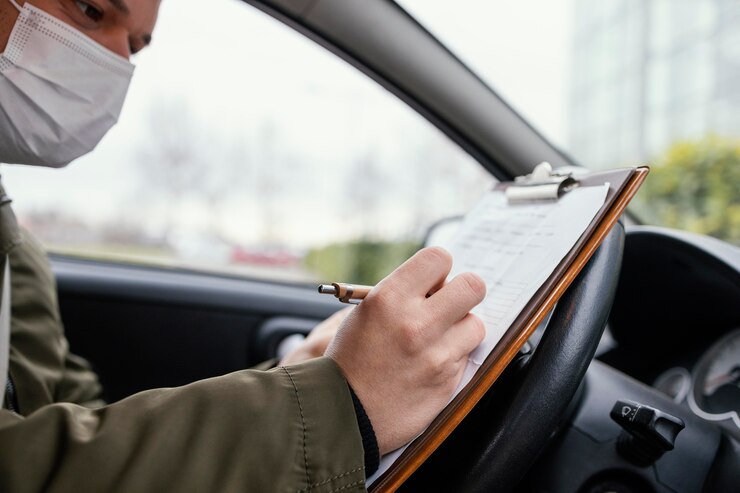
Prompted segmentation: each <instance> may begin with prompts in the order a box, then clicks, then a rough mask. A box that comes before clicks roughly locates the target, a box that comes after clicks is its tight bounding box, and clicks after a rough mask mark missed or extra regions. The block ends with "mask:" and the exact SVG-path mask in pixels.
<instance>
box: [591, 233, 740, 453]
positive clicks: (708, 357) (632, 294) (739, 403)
mask: <svg viewBox="0 0 740 493" xmlns="http://www.w3.org/2000/svg"><path fill="white" fill-rule="evenodd" d="M609 332H610V335H611V337H612V338H613V339H614V343H613V344H612V346H613V347H612V348H611V349H610V350H608V351H606V352H604V353H603V354H601V355H600V357H599V359H600V360H602V361H603V362H605V363H607V364H609V365H610V366H612V367H614V368H617V369H619V370H621V371H623V372H624V373H627V374H628V375H630V376H632V377H633V378H636V379H637V380H640V381H641V382H643V383H645V384H647V385H650V386H652V387H653V388H655V389H657V390H659V391H660V392H662V393H663V394H665V395H666V396H668V397H669V398H670V399H671V400H673V401H674V402H676V403H678V404H680V405H682V406H685V407H688V408H689V409H691V411H692V412H693V413H694V414H696V415H697V416H698V417H700V418H702V419H705V420H707V421H711V422H714V423H717V424H719V425H720V426H722V427H724V428H725V429H726V430H727V432H728V433H730V434H732V435H733V436H735V437H736V438H738V439H740V249H738V248H736V247H733V246H731V245H728V244H726V243H723V242H721V241H719V240H715V239H713V238H708V237H704V236H699V235H694V234H690V233H684V232H679V231H674V230H668V229H663V228H654V227H634V228H631V229H629V230H628V231H627V237H626V242H625V252H624V260H623V264H622V272H621V278H620V283H619V287H618V290H617V296H616V298H615V302H614V306H613V308H612V314H611V316H610V320H609Z"/></svg>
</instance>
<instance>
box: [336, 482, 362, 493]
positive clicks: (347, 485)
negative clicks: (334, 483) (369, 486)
mask: <svg viewBox="0 0 740 493" xmlns="http://www.w3.org/2000/svg"><path fill="white" fill-rule="evenodd" d="M364 483H365V480H364V479H363V480H361V481H355V482H354V483H350V484H345V485H344V486H342V487H341V488H337V489H336V490H331V491H330V492H329V493H335V492H337V491H344V490H348V489H350V488H354V487H355V486H360V485H361V484H364Z"/></svg>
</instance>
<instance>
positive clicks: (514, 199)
mask: <svg viewBox="0 0 740 493" xmlns="http://www.w3.org/2000/svg"><path fill="white" fill-rule="evenodd" d="M577 186H578V180H576V179H575V178H573V174H572V173H570V172H558V171H553V169H552V166H551V165H550V163H547V162H543V163H540V164H538V165H537V166H535V168H534V170H533V171H532V173H531V174H529V175H525V176H518V177H516V178H515V179H514V183H512V184H511V185H509V186H508V187H506V199H507V200H508V201H509V203H510V204H522V203H526V202H539V201H556V200H558V199H559V198H560V196H561V195H563V194H564V193H566V192H569V191H570V190H573V189H574V188H576V187H577Z"/></svg>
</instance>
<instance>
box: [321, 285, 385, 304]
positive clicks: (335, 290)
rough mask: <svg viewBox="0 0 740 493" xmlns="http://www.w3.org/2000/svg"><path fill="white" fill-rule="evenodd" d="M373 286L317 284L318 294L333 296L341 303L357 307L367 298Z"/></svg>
mask: <svg viewBox="0 0 740 493" xmlns="http://www.w3.org/2000/svg"><path fill="white" fill-rule="evenodd" d="M373 287H374V286H362V285H360V284H346V283H343V282H333V283H331V284H319V293H321V294H333V295H334V296H335V297H336V298H337V299H338V300H339V301H341V302H342V303H349V304H350V305H358V304H359V303H360V301H361V300H362V299H364V298H365V296H367V294H368V293H369V292H370V290H371V289H373Z"/></svg>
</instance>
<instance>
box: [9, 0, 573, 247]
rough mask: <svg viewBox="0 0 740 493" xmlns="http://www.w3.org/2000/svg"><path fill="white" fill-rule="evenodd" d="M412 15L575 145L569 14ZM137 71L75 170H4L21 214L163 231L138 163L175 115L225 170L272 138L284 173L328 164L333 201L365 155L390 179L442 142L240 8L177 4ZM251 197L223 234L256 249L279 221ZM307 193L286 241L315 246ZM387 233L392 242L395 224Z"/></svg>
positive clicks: (517, 9) (417, 11) (531, 5)
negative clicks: (237, 145) (112, 119)
mask: <svg viewBox="0 0 740 493" xmlns="http://www.w3.org/2000/svg"><path fill="white" fill-rule="evenodd" d="M401 3H402V5H403V6H404V7H405V8H407V9H408V10H409V11H410V12H411V13H412V14H413V15H414V16H416V17H417V18H418V19H419V20H420V21H421V22H422V23H423V24H425V25H427V27H428V28H429V29H430V30H431V31H432V32H433V33H434V34H435V35H436V36H438V37H439V39H440V40H441V41H442V42H443V43H445V44H447V45H448V46H449V47H450V48H451V49H452V51H453V52H456V53H457V54H458V55H459V56H460V57H461V58H462V59H463V61H465V62H466V63H467V64H469V65H470V66H471V67H472V68H473V69H474V70H475V71H477V72H478V73H479V74H480V75H481V76H482V77H483V78H484V79H485V80H486V81H487V82H488V83H489V84H490V85H491V86H492V87H493V88H494V89H495V90H497V91H498V92H500V93H501V94H502V95H503V96H504V97H505V98H506V99H508V100H509V102H510V103H511V104H512V105H513V106H514V107H515V108H516V109H518V110H519V111H520V112H522V113H523V114H524V116H525V117H526V118H529V119H530V120H531V121H532V122H533V123H534V125H535V126H536V127H538V128H539V129H540V130H542V131H543V132H544V133H545V134H546V135H548V136H549V137H550V138H551V139H552V140H553V141H554V142H555V143H556V144H559V145H563V144H564V138H565V135H566V128H565V123H566V118H565V103H566V84H567V71H568V66H569V63H570V61H569V58H568V55H569V53H570V49H569V43H570V39H569V37H568V33H569V32H570V28H569V26H570V21H571V17H572V13H571V11H570V8H571V7H570V3H571V2H570V0H557V1H533V0H519V1H517V2H509V1H480V0H476V1H472V0H456V1H454V2H453V1H443V0H402V2H401ZM134 62H135V63H136V65H137V69H136V73H135V75H134V80H133V83H132V86H131V90H130V93H129V98H128V100H127V103H126V105H125V107H124V111H123V114H122V116H121V120H120V123H119V125H118V127H117V128H115V129H114V130H113V131H112V132H111V133H110V134H109V135H108V136H107V137H106V138H105V139H104V141H103V142H102V143H101V145H100V146H99V147H98V149H96V151H94V152H93V153H92V154H90V155H89V156H86V157H83V158H81V159H79V160H78V161H77V162H75V163H73V164H72V165H71V166H69V167H68V168H67V169H64V170H46V169H31V168H26V167H8V166H5V168H6V169H4V170H3V178H4V182H5V183H6V185H7V186H8V188H9V191H10V193H11V195H12V196H13V197H14V198H15V201H16V209H17V210H18V211H20V213H21V214H22V213H24V212H26V211H31V210H45V209H46V210H48V209H57V210H63V211H68V212H69V213H71V214H75V215H78V216H80V217H83V218H85V219H87V220H90V221H95V220H108V221H110V220H111V218H116V217H121V211H126V210H131V211H133V210H134V209H141V208H148V209H147V211H146V216H144V217H142V219H137V216H136V215H135V214H132V215H131V217H133V218H134V219H133V220H135V221H139V220H140V221H142V222H146V221H147V220H152V221H153V222H152V223H151V224H150V226H151V225H155V226H156V227H158V225H159V226H161V221H159V222H158V221H154V220H153V219H152V218H156V217H157V216H158V214H159V215H164V214H165V212H164V207H165V206H164V205H162V204H159V205H157V203H156V201H147V200H148V199H150V198H151V197H147V196H146V194H147V193H151V191H147V190H146V187H145V186H143V185H142V183H143V182H142V176H143V173H142V166H141V165H140V164H137V161H140V160H141V155H142V152H145V151H146V149H147V148H149V147H151V146H152V145H153V144H152V142H153V141H155V140H156V139H157V138H159V136H158V133H159V132H160V131H161V127H160V128H157V127H156V125H155V126H153V124H152V121H156V120H157V118H156V117H153V114H154V113H157V112H163V111H164V112H169V111H171V110H173V108H175V109H177V111H181V112H182V113H177V112H175V113H176V116H178V118H177V120H183V121H178V122H174V123H173V125H175V124H177V125H185V126H187V125H188V124H189V122H191V121H192V122H197V125H193V126H192V127H193V128H192V129H191V130H192V132H191V133H192V134H193V136H192V137H193V138H192V139H191V140H192V145H195V142H197V143H198V145H200V146H202V147H204V148H207V149H217V151H213V152H212V157H214V158H216V159H218V158H219V156H220V154H218V153H219V152H221V153H223V152H227V150H225V148H226V147H228V145H230V144H226V143H232V142H241V143H245V144H244V145H246V146H249V144H250V143H255V142H264V140H265V136H266V135H269V136H271V137H269V138H270V139H272V140H273V141H275V143H274V147H276V148H277V149H278V150H276V151H275V152H274V153H275V154H276V156H273V157H272V159H274V160H291V159H293V160H296V159H299V158H300V159H301V160H302V161H304V162H312V163H320V164H321V166H322V167H323V168H324V169H325V172H326V173H327V176H333V177H334V178H333V179H325V180H324V181H321V182H319V185H320V186H322V187H323V186H326V187H327V189H331V186H330V185H332V183H333V184H334V185H335V184H336V183H337V180H340V179H344V178H340V176H341V173H342V171H343V167H346V164H347V163H348V162H350V161H351V160H353V159H354V160H355V161H356V160H357V156H358V155H363V153H364V154H367V155H368V156H369V157H367V159H372V160H374V161H377V162H378V167H379V170H380V171H379V172H380V173H382V170H383V169H384V167H385V168H387V169H394V167H398V166H399V164H400V163H405V162H408V161H410V160H413V159H414V157H413V156H411V157H410V156H408V152H409V151H408V149H404V146H403V145H400V144H405V145H406V147H408V145H407V144H408V141H409V140H410V141H414V139H417V140H418V142H419V145H420V146H422V145H426V143H428V142H432V141H434V140H435V139H437V140H438V139H440V136H439V135H437V134H438V132H437V131H436V129H433V128H431V126H429V125H426V122H424V124H422V123H419V122H418V120H419V118H418V116H417V115H415V114H413V112H411V111H410V110H408V109H407V108H406V107H405V105H403V104H400V103H398V102H397V101H396V100H395V98H393V97H392V96H390V95H389V94H388V93H386V91H385V90H383V89H382V88H379V87H378V86H376V85H375V83H374V82H372V81H370V80H369V79H367V78H366V77H365V76H364V75H362V74H360V73H359V72H357V71H356V70H354V69H353V68H351V67H349V66H348V65H347V64H345V63H344V62H342V61H340V60H338V59H336V57H334V56H333V55H331V54H328V53H327V52H326V51H325V50H323V49H322V48H320V47H318V46H316V45H314V44H313V43H312V42H310V41H308V40H305V39H304V38H303V37H302V36H301V35H299V34H297V33H295V32H293V31H292V30H290V29H289V28H287V27H285V26H283V25H281V24H279V23H278V22H277V21H274V20H273V19H271V18H269V17H267V16H266V15H265V14H263V13H261V12H259V11H257V10H256V9H254V8H252V7H249V6H247V5H244V4H242V3H241V2H239V1H237V0H209V1H208V2H204V1H202V0H176V1H174V0H165V1H164V2H163V4H162V11H161V15H160V22H159V25H158V27H157V29H156V31H155V33H154V42H153V46H152V47H151V48H150V49H148V50H145V51H144V52H143V53H142V54H140V55H139V56H137V57H136V58H135V60H134ZM358 135H361V136H362V138H356V137H357V136H358ZM268 140H269V139H268ZM283 148H284V150H283ZM291 149H295V151H292V150H291ZM261 152H262V153H263V154H264V152H265V151H264V149H262V151H261ZM291 152H294V153H298V152H299V153H300V155H299V156H296V155H291ZM448 154H450V156H451V157H450V160H451V161H457V160H461V161H465V160H466V159H468V158H467V157H465V156H462V154H461V153H460V152H458V151H449V152H448ZM257 157H258V158H259V157H261V158H264V156H262V155H261V156H257ZM252 158H255V156H252ZM419 159H421V158H419ZM466 166H472V165H468V164H466ZM8 168H9V169H8ZM203 173H204V175H207V174H208V169H203ZM144 174H145V173H144ZM331 180H334V181H333V182H331ZM330 182H331V183H330ZM248 191H249V186H246V188H245V193H244V194H243V196H242V197H241V198H240V199H238V200H237V199H233V200H231V202H230V203H229V204H227V205H226V206H224V205H223V204H222V206H221V207H222V208H223V209H224V210H223V211H222V212H221V213H220V214H218V217H219V221H221V223H222V224H221V226H222V227H223V229H225V230H226V231H228V232H229V235H231V236H234V237H237V238H241V239H242V240H243V241H253V240H254V238H249V237H248V234H247V233H246V230H247V229H248V228H245V227H244V224H245V221H246V224H258V223H259V222H260V221H263V222H264V220H265V219H264V218H265V217H266V216H265V214H263V213H262V212H260V210H259V207H258V204H256V203H255V198H254V194H252V195H250V194H249V193H247V192H248ZM318 191H319V192H321V190H318ZM303 192H304V193H303V195H300V194H296V193H293V192H291V191H288V192H286V193H285V197H286V199H285V205H286V207H290V208H293V209H294V210H296V211H297V212H296V214H295V216H296V222H295V224H285V225H284V228H285V229H286V231H290V232H295V230H296V229H297V228H305V229H306V231H305V234H306V235H307V237H309V236H311V234H312V233H315V232H316V231H317V230H324V231H326V230H330V229H331V228H332V226H330V225H329V224H323V225H321V224H318V225H317V224H316V223H315V222H316V221H319V222H320V219H317V216H316V214H315V213H314V215H313V216H310V215H309V214H308V211H306V210H305V209H306V208H307V207H309V206H310V204H311V197H312V196H313V198H314V199H315V197H316V192H317V189H316V188H310V189H309V190H304V191H303ZM440 200H442V201H444V200H443V198H442V199H440ZM290 201H295V203H292V202H290ZM450 201H454V198H451V199H450ZM450 203H451V204H452V202H450ZM298 204H304V205H303V206H300V205H298ZM467 206H469V205H468V204H467V203H462V202H460V203H456V204H453V205H450V210H451V212H454V213H460V212H463V210H453V209H455V208H458V209H460V208H462V207H467ZM188 207H190V208H189V209H188ZM182 209H183V211H186V212H185V216H186V217H187V221H189V224H192V225H195V226H197V227H200V228H203V227H205V225H206V224H207V223H209V221H212V219H211V218H212V216H213V214H211V217H209V215H208V211H203V210H202V209H203V208H202V207H200V208H199V207H196V206H195V205H193V204H190V205H189V206H188V204H183V206H182ZM301 210H304V212H306V214H307V215H306V216H305V217H301V216H300V212H301ZM235 211H236V212H235ZM308 220H310V222H313V223H314V224H307V221H308ZM334 220H335V222H336V220H337V218H334ZM250 221H251V223H250ZM399 221H400V219H399ZM399 224H400V222H399ZM317 226H320V227H317ZM386 226H387V227H388V228H390V229H389V231H390V230H392V229H393V224H392V220H390V221H389V222H388V224H386ZM342 227H344V226H342V225H341V224H340V225H336V226H335V228H342ZM196 229H197V228H196ZM337 231H339V229H337ZM391 232H392V231H391ZM232 233H233V234H232ZM315 239H316V238H313V240H310V241H314V240H315Z"/></svg>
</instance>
